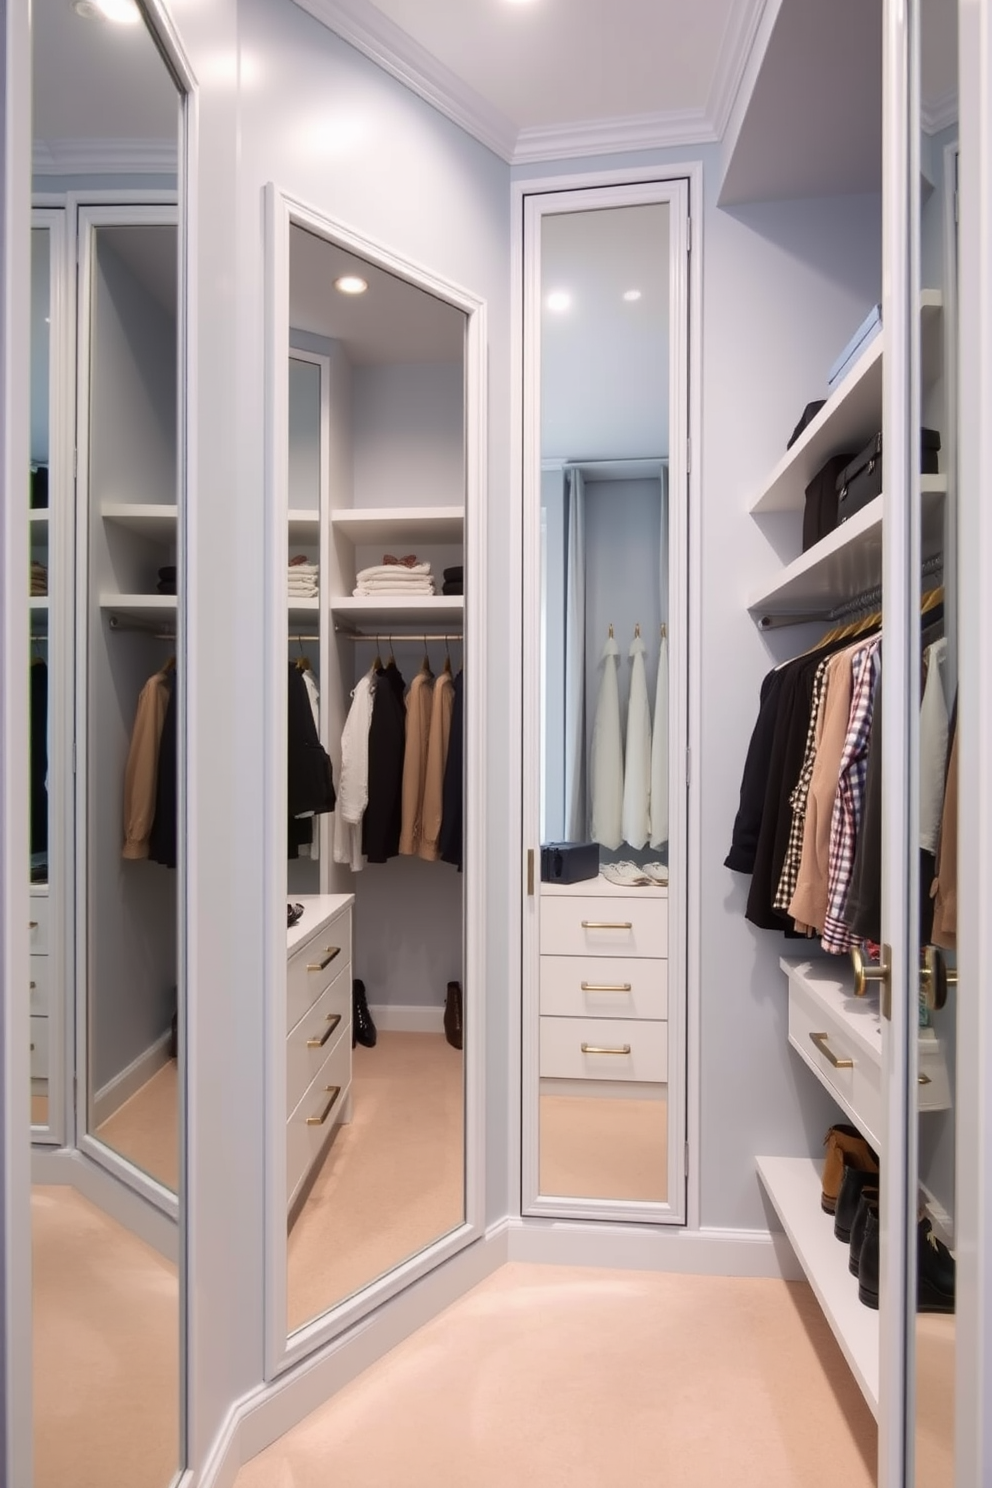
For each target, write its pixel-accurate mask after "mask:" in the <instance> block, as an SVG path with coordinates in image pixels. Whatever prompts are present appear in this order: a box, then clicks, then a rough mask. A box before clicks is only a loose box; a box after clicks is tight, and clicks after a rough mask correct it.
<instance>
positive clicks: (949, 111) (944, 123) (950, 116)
mask: <svg viewBox="0 0 992 1488" xmlns="http://www.w3.org/2000/svg"><path fill="white" fill-rule="evenodd" d="M920 122H921V124H922V125H923V132H924V134H939V133H940V131H941V130H942V129H949V128H950V127H951V125H952V124H956V123H957V122H958V90H957V88H948V89H947V91H946V93H941V94H940V95H939V96H938V97H937V98H932V99H930V101H929V102H925V103H921V104H920Z"/></svg>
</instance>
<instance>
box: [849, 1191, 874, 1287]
mask: <svg viewBox="0 0 992 1488" xmlns="http://www.w3.org/2000/svg"><path fill="white" fill-rule="evenodd" d="M870 1211H874V1213H875V1216H876V1218H877V1216H878V1189H877V1188H870V1187H865V1188H863V1189H862V1190H861V1197H860V1198H859V1200H858V1210H857V1213H856V1214H855V1216H854V1223H853V1224H852V1226H851V1254H850V1256H849V1258H848V1262H847V1266H848V1270H849V1271H850V1273H851V1275H852V1276H857V1274H858V1272H859V1271H860V1269H861V1247H862V1245H863V1244H864V1243H865V1227H866V1225H867V1224H868V1214H869V1212H870Z"/></svg>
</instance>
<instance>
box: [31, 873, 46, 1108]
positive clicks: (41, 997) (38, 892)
mask: <svg viewBox="0 0 992 1488" xmlns="http://www.w3.org/2000/svg"><path fill="white" fill-rule="evenodd" d="M30 894H31V898H30V911H31V917H30V921H29V928H30V935H29V945H30V949H31V986H30V994H31V997H30V1002H31V1094H32V1096H46V1095H47V1094H48V1064H49V1040H48V1028H49V1023H48V1010H49V1004H50V988H49V982H50V977H49V965H50V963H49V957H48V948H49V930H50V926H49V912H48V911H49V899H48V885H47V884H32V885H31V890H30ZM45 1119H46V1120H47V1116H46V1118H45Z"/></svg>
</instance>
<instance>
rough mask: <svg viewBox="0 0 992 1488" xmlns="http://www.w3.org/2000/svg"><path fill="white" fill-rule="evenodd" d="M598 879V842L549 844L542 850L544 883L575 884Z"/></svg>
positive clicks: (542, 876) (542, 880) (542, 878)
mask: <svg viewBox="0 0 992 1488" xmlns="http://www.w3.org/2000/svg"><path fill="white" fill-rule="evenodd" d="M598 877H599V843H598V842H547V843H545V844H544V846H543V847H542V848H541V882H542V883H557V884H573V883H580V882H581V881H582V880H583V879H585V878H598Z"/></svg>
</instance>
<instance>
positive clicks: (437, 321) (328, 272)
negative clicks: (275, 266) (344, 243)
mask: <svg viewBox="0 0 992 1488" xmlns="http://www.w3.org/2000/svg"><path fill="white" fill-rule="evenodd" d="M344 274H357V275H358V276H359V277H360V278H362V279H364V280H366V282H367V283H368V286H369V287H368V290H367V291H366V293H365V294H363V295H345V294H341V293H340V291H338V290H336V289H335V288H334V281H335V279H338V278H340V277H341V276H342V275H344ZM289 323H290V326H291V327H293V329H294V330H300V331H309V332H310V333H311V334H312V335H316V336H326V337H328V338H329V339H331V340H334V341H340V342H341V343H342V344H343V346H344V348H345V351H346V352H347V354H348V359H349V361H350V362H351V363H352V365H353V366H356V367H369V366H383V365H387V364H391V363H407V362H460V361H461V359H462V351H463V347H464V340H465V317H464V315H463V314H462V312H461V311H460V310H456V309H454V308H453V307H452V306H451V305H448V304H446V303H445V302H444V301H443V300H438V299H435V297H434V296H433V295H429V294H427V293H425V291H424V290H422V289H418V288H417V287H416V286H415V285H413V284H408V283H407V282H406V281H405V280H403V279H397V278H396V276H395V275H394V274H388V273H386V271H385V270H384V269H380V268H378V267H377V266H376V265H374V264H370V263H367V262H366V261H365V260H364V259H361V258H356V257H355V256H354V254H351V253H346V252H345V251H344V249H343V248H338V247H336V246H335V245H334V244H333V243H328V242H326V241H325V239H323V238H318V237H316V236H315V235H314V234H313V233H309V232H306V231H304V229H303V228H300V227H294V228H292V230H291V232H290V245H289Z"/></svg>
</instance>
